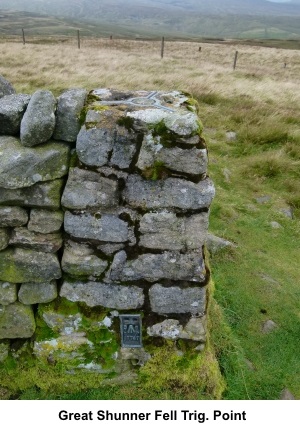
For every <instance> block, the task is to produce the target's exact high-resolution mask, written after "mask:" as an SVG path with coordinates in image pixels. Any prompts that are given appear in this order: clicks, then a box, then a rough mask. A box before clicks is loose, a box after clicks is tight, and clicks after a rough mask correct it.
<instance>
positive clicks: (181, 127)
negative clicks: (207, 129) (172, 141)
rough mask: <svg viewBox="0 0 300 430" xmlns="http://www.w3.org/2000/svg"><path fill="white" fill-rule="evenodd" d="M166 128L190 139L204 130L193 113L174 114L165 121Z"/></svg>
mask: <svg viewBox="0 0 300 430" xmlns="http://www.w3.org/2000/svg"><path fill="white" fill-rule="evenodd" d="M164 123H165V126H166V127H167V128H168V129H169V130H170V131H172V132H173V133H175V134H177V135H178V136H183V137H189V136H191V135H194V134H196V133H197V132H200V131H201V130H202V125H201V124H200V121H199V118H198V116H197V115H196V114H195V113H193V112H188V113H186V112H185V113H182V112H178V113H172V114H171V115H168V116H167V117H166V118H165V119H164Z"/></svg>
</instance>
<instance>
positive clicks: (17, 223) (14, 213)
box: [0, 206, 28, 227]
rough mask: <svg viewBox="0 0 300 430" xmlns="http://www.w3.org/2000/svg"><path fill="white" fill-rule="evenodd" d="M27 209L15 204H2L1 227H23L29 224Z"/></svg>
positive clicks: (0, 208) (0, 209) (0, 210)
mask: <svg viewBox="0 0 300 430" xmlns="http://www.w3.org/2000/svg"><path fill="white" fill-rule="evenodd" d="M27 222H28V214H27V211H26V210H25V209H23V208H20V207H15V206H0V227H21V226H22V225H25V224H27Z"/></svg>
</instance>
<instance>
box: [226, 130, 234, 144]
mask: <svg viewBox="0 0 300 430" xmlns="http://www.w3.org/2000/svg"><path fill="white" fill-rule="evenodd" d="M236 139H237V135H236V132H235V131H227V132H226V140H227V142H235V141H236Z"/></svg>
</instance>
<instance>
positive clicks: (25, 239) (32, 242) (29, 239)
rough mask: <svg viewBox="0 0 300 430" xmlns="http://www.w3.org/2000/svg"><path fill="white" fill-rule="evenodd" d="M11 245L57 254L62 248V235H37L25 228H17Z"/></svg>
mask: <svg viewBox="0 0 300 430" xmlns="http://www.w3.org/2000/svg"><path fill="white" fill-rule="evenodd" d="M9 244H10V245H16V246H20V247H22V248H30V249H35V250H36V251H42V252H57V251H58V250H59V249H60V248H61V247H62V236H61V234H60V233H49V234H43V233H36V232H34V231H30V230H28V229H27V228H25V227H16V228H15V229H14V230H13V231H12V234H11V237H10V240H9Z"/></svg>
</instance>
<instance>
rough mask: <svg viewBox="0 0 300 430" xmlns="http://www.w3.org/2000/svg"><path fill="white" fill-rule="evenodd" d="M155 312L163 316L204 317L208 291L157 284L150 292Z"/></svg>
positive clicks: (152, 307)
mask: <svg viewBox="0 0 300 430" xmlns="http://www.w3.org/2000/svg"><path fill="white" fill-rule="evenodd" d="M149 298H150V305H151V309H152V311H153V312H156V313H158V314H161V315H165V314H181V313H191V314H192V315H204V314H205V309H206V289H205V288H201V287H192V288H180V287H176V286H174V287H163V286H162V285H159V284H155V285H153V286H152V287H151V288H150V290H149Z"/></svg>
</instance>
